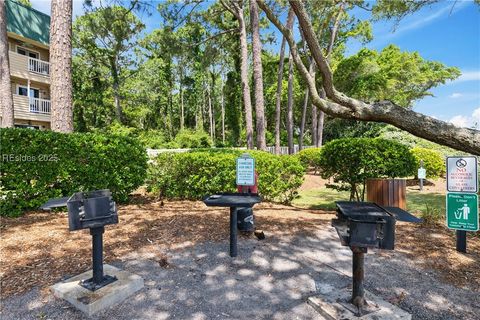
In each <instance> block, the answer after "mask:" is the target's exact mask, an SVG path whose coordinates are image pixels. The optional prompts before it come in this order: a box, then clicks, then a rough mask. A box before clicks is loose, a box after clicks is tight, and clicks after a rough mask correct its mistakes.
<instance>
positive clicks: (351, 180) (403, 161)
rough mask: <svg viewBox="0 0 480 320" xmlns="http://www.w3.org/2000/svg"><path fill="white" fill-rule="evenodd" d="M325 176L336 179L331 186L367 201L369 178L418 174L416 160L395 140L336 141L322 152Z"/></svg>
mask: <svg viewBox="0 0 480 320" xmlns="http://www.w3.org/2000/svg"><path fill="white" fill-rule="evenodd" d="M320 168H321V176H322V178H324V179H330V178H333V182H334V183H335V184H331V185H327V187H330V188H333V189H337V190H348V191H350V199H351V200H353V199H354V198H356V199H357V200H363V198H364V191H365V188H364V186H365V181H366V179H368V178H382V177H388V178H396V177H406V176H411V175H414V172H415V169H416V166H415V158H414V157H413V155H412V153H411V152H410V150H409V148H408V147H407V146H405V145H403V144H400V143H398V142H395V141H391V140H385V139H378V138H377V139H370V138H345V139H337V140H332V141H330V142H329V143H327V144H325V145H324V146H323V147H322V150H321V152H320Z"/></svg>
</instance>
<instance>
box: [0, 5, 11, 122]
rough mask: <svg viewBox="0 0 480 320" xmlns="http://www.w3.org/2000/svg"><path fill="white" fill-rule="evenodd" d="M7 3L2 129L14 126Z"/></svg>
mask: <svg viewBox="0 0 480 320" xmlns="http://www.w3.org/2000/svg"><path fill="white" fill-rule="evenodd" d="M6 6H7V3H6V1H1V3H0V107H1V108H0V116H1V117H2V123H1V127H2V128H12V127H13V125H14V114H13V97H12V85H11V83H10V61H9V56H8V38H7V8H6Z"/></svg>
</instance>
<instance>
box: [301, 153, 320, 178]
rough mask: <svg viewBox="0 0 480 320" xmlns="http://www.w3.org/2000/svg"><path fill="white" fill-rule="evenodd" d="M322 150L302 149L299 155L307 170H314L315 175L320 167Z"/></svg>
mask: <svg viewBox="0 0 480 320" xmlns="http://www.w3.org/2000/svg"><path fill="white" fill-rule="evenodd" d="M320 150H321V149H320V148H308V149H302V150H300V151H299V152H298V153H297V157H298V158H299V159H300V162H301V163H302V165H303V166H304V167H305V169H306V170H308V169H313V170H314V171H315V173H316V172H317V171H318V169H319V165H320Z"/></svg>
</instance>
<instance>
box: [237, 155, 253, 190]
mask: <svg viewBox="0 0 480 320" xmlns="http://www.w3.org/2000/svg"><path fill="white" fill-rule="evenodd" d="M237 185H239V186H253V185H255V159H253V158H252V157H250V155H248V154H244V155H242V156H241V157H240V158H237Z"/></svg>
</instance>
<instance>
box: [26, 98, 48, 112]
mask: <svg viewBox="0 0 480 320" xmlns="http://www.w3.org/2000/svg"><path fill="white" fill-rule="evenodd" d="M30 112H33V113H41V114H50V100H46V99H39V98H32V97H30Z"/></svg>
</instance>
